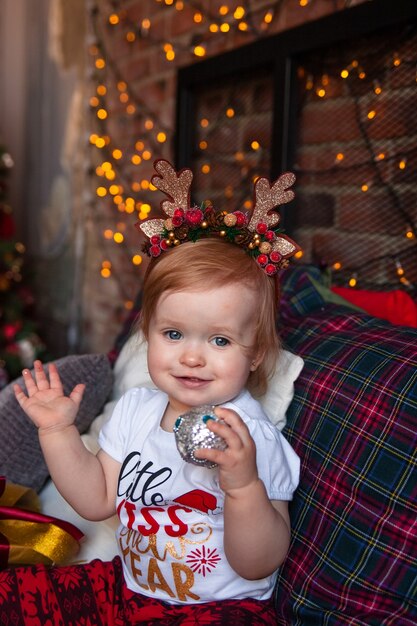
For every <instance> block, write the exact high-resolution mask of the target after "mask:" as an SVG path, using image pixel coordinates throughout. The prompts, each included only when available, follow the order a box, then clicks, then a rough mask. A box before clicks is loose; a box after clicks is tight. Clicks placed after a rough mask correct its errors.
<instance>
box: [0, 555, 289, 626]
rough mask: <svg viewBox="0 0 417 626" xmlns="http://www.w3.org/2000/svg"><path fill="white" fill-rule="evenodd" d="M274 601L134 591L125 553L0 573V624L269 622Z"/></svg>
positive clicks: (252, 625)
mask: <svg viewBox="0 0 417 626" xmlns="http://www.w3.org/2000/svg"><path fill="white" fill-rule="evenodd" d="M276 623H277V618H276V612H275V609H274V605H273V602H272V600H269V601H265V602H262V601H259V600H252V599H251V598H247V599H245V600H222V601H219V602H205V603H203V604H185V605H176V604H169V603H168V602H163V601H161V600H156V599H154V598H148V597H147V596H143V595H141V594H138V593H134V592H132V591H130V590H129V589H128V588H127V587H126V585H125V582H124V578H123V573H122V565H121V561H120V559H119V557H116V558H115V559H113V561H112V562H109V563H104V562H103V561H100V560H98V559H97V560H95V561H92V562H91V563H88V564H83V565H71V566H67V567H46V566H45V565H33V566H26V567H16V568H9V569H7V570H3V571H0V624H1V625H3V624H7V625H12V624H13V625H18V626H126V625H129V626H130V625H133V624H154V625H155V624H158V625H159V626H168V625H169V626H173V625H174V624H178V626H179V625H181V626H204V625H205V624H217V625H218V626H224V624H233V626H246V625H247V626H265V625H270V624H271V625H272V624H276Z"/></svg>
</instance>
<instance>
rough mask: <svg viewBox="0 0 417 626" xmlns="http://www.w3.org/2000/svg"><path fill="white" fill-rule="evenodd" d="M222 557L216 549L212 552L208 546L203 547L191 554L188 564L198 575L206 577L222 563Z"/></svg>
mask: <svg viewBox="0 0 417 626" xmlns="http://www.w3.org/2000/svg"><path fill="white" fill-rule="evenodd" d="M220 560H221V559H220V556H219V554H218V552H217V550H216V549H213V550H210V549H209V548H206V546H201V548H197V549H196V550H193V551H192V552H190V554H189V556H188V557H187V563H188V565H189V566H190V567H191V569H192V570H193V572H197V574H202V575H203V576H205V575H206V574H209V573H210V572H211V571H212V570H213V569H214V568H215V567H216V566H217V564H218V562H219V561H220Z"/></svg>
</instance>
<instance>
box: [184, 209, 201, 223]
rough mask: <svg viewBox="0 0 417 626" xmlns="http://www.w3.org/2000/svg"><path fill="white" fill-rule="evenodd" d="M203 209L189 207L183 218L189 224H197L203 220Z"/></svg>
mask: <svg viewBox="0 0 417 626" xmlns="http://www.w3.org/2000/svg"><path fill="white" fill-rule="evenodd" d="M203 217H204V215H203V211H201V210H200V209H190V210H189V211H186V212H185V220H186V222H187V223H188V224H190V226H199V225H200V224H201V222H202V221H203Z"/></svg>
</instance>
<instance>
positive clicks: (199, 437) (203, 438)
mask: <svg viewBox="0 0 417 626" xmlns="http://www.w3.org/2000/svg"><path fill="white" fill-rule="evenodd" d="M210 419H214V420H217V421H220V420H219V419H218V418H217V417H216V415H215V414H214V407H213V406H210V405H204V406H199V407H196V408H194V409H190V410H189V411H188V413H184V414H183V415H180V416H179V418H178V419H177V421H176V422H175V426H174V434H175V441H176V444H177V448H178V452H179V453H180V455H181V457H182V458H183V459H184V461H188V463H194V464H195V465H202V466H204V467H208V468H213V467H216V466H217V463H213V462H212V461H208V460H207V459H197V458H196V457H195V456H194V452H195V451H196V450H198V449H199V448H215V449H216V450H225V449H226V448H227V444H226V442H225V440H224V439H223V438H222V437H219V436H218V435H215V434H214V433H212V432H211V430H209V429H208V428H207V426H206V423H207V421H208V420H210Z"/></svg>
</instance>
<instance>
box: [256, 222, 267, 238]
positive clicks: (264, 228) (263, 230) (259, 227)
mask: <svg viewBox="0 0 417 626" xmlns="http://www.w3.org/2000/svg"><path fill="white" fill-rule="evenodd" d="M267 230H268V224H265V222H259V224H258V225H257V226H256V232H257V233H259V234H260V235H264V234H265V233H266V231H267Z"/></svg>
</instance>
